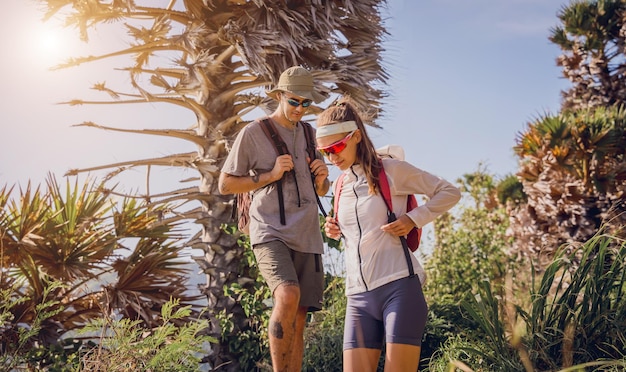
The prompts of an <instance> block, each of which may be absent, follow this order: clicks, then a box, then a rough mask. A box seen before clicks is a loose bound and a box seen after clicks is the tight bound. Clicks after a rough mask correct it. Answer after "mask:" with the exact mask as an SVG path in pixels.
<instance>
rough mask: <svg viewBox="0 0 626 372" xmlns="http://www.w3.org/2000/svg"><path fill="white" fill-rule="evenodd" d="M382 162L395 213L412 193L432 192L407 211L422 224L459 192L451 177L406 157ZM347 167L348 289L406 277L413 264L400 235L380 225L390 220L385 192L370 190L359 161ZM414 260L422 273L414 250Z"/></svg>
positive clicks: (343, 202) (343, 211)
mask: <svg viewBox="0 0 626 372" xmlns="http://www.w3.org/2000/svg"><path fill="white" fill-rule="evenodd" d="M383 167H384V168H385V173H386V174H387V178H388V179H389V189H390V190H389V191H390V194H391V195H392V204H393V209H394V213H395V214H396V216H397V217H400V216H402V215H404V214H405V213H406V196H407V195H408V194H422V195H426V196H428V197H429V198H430V199H429V201H428V202H426V203H424V204H421V203H420V205H419V207H417V208H415V209H414V210H412V211H410V212H409V213H408V214H407V215H408V216H409V217H410V218H411V219H412V220H413V222H415V225H416V226H418V227H423V226H424V225H426V224H427V223H429V222H431V221H433V220H434V219H435V218H437V217H438V216H440V215H441V214H443V213H444V212H446V211H447V210H449V209H450V208H452V207H453V206H454V205H455V204H456V203H457V202H458V201H459V199H460V198H461V193H460V191H459V189H458V188H456V187H455V186H454V185H452V184H451V183H450V182H448V181H445V180H443V179H441V178H439V177H437V176H435V175H433V174H430V173H428V172H425V171H423V170H421V169H419V168H416V167H414V166H413V165H411V164H410V163H407V162H405V161H401V160H396V159H383ZM344 173H346V175H345V177H344V180H343V185H342V189H341V197H340V198H339V213H338V223H339V228H340V229H341V233H342V234H343V236H344V238H345V246H346V248H345V261H346V294H347V295H351V294H356V293H362V292H366V291H370V290H372V289H375V288H378V287H380V286H382V285H384V284H387V283H390V282H392V281H394V280H397V279H400V278H403V277H407V276H408V275H409V270H408V266H407V261H406V258H405V256H404V251H403V248H402V243H401V241H400V239H399V238H398V237H397V236H393V235H391V234H388V233H385V232H383V231H382V230H381V229H380V227H381V226H382V225H384V224H386V223H387V207H386V206H385V202H384V201H383V198H382V195H380V194H376V195H370V194H369V193H368V190H369V188H368V185H367V180H366V178H365V174H364V172H363V168H362V167H361V166H360V165H353V166H352V167H351V168H350V169H347V170H346V171H345V172H344ZM411 260H412V263H413V267H414V270H415V272H416V273H420V272H422V273H423V269H422V267H421V266H420V265H419V262H418V261H417V258H416V257H415V256H414V255H411ZM420 279H421V280H423V277H422V278H420Z"/></svg>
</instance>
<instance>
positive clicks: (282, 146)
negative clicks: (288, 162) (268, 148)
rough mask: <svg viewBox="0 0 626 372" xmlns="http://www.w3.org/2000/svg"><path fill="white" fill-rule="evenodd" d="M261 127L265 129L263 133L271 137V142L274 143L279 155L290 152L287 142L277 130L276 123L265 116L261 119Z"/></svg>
mask: <svg viewBox="0 0 626 372" xmlns="http://www.w3.org/2000/svg"><path fill="white" fill-rule="evenodd" d="M261 128H262V129H263V133H265V135H266V136H267V138H269V140H270V142H272V144H273V145H274V149H275V150H276V152H277V153H278V155H285V154H288V153H289V150H287V144H286V143H285V141H283V139H282V138H281V136H280V134H278V132H277V131H276V128H275V127H274V124H272V122H271V121H270V120H269V119H267V118H265V119H263V120H261Z"/></svg>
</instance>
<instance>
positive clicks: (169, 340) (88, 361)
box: [76, 299, 216, 372]
mask: <svg viewBox="0 0 626 372" xmlns="http://www.w3.org/2000/svg"><path fill="white" fill-rule="evenodd" d="M178 305H179V300H176V299H174V300H170V301H169V302H166V303H165V304H164V305H163V307H162V309H161V322H162V323H161V325H160V326H158V327H155V328H153V329H151V330H147V329H146V328H144V327H143V326H142V322H141V321H138V320H135V321H133V320H129V319H127V318H122V319H116V320H113V319H97V320H94V321H93V322H91V323H90V324H88V325H87V326H86V327H84V328H83V329H82V330H81V333H83V334H84V333H90V334H93V333H96V334H98V333H99V334H100V335H101V336H100V344H99V345H98V346H97V347H95V348H93V349H91V350H88V351H87V352H86V353H84V354H83V355H82V357H81V360H80V365H79V366H78V367H77V369H76V370H77V371H95V372H97V371H107V372H116V371H120V372H121V371H155V370H159V371H199V370H200V363H201V360H202V357H203V355H205V354H206V352H207V350H208V347H209V343H210V342H215V341H216V340H214V339H212V338H211V337H209V336H205V335H203V334H202V332H203V331H204V330H205V329H207V328H208V321H207V320H196V321H190V322H186V323H184V324H182V325H176V324H175V323H176V322H177V321H179V320H182V319H187V318H188V317H189V316H190V314H191V306H184V307H179V308H178V309H176V310H175V308H176V307H178Z"/></svg>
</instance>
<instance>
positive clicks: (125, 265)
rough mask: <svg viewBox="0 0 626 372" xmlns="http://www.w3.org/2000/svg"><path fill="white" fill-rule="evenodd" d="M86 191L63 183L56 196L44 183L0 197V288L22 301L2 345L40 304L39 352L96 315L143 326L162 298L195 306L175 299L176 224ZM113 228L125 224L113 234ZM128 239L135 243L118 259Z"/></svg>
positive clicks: (178, 278) (52, 185)
mask: <svg viewBox="0 0 626 372" xmlns="http://www.w3.org/2000/svg"><path fill="white" fill-rule="evenodd" d="M93 190H95V185H94V183H92V182H85V184H84V185H83V186H82V187H78V184H77V183H75V184H74V185H72V184H71V183H70V182H69V181H68V182H67V183H66V187H65V189H62V188H61V187H60V186H59V184H58V183H57V182H56V180H55V179H54V177H52V176H49V177H48V181H47V187H46V191H45V192H42V191H40V189H39V188H37V189H35V190H33V189H32V187H31V186H30V185H28V186H27V187H26V188H25V189H24V190H20V195H19V198H11V197H10V191H11V189H7V188H6V187H5V188H3V189H2V190H1V193H0V207H2V211H1V212H0V216H1V218H0V236H1V237H2V241H1V245H0V256H1V257H2V264H3V265H2V271H0V276H1V278H0V284H2V289H3V290H8V289H12V291H13V292H11V293H10V294H9V296H10V297H11V298H21V299H23V301H21V302H19V303H17V304H15V306H13V307H12V308H11V309H10V310H11V312H12V314H13V319H12V321H11V323H10V326H9V327H3V329H4V331H3V334H2V338H3V339H4V338H5V336H6V334H8V333H12V332H16V330H17V328H18V327H20V324H32V323H33V322H34V321H35V319H36V318H37V316H38V311H39V310H38V308H39V307H38V306H39V305H40V304H43V303H46V302H50V303H51V304H52V305H51V306H50V308H49V309H48V310H47V311H49V312H50V316H49V317H48V318H46V319H45V324H44V325H43V326H42V327H41V330H40V332H39V333H38V334H37V336H38V339H39V341H40V342H42V343H43V345H49V344H51V343H55V342H58V340H59V338H60V336H61V335H62V334H64V333H65V332H67V331H69V330H73V329H77V328H80V327H82V326H84V325H85V324H86V323H87V322H89V321H90V320H92V319H94V318H99V317H102V316H103V315H107V316H110V315H115V314H120V313H121V314H122V315H126V316H128V317H132V318H133V319H137V318H142V319H143V320H144V321H145V322H148V323H150V322H154V321H155V320H156V319H157V318H158V315H159V313H160V310H161V307H162V306H163V304H165V303H166V302H167V301H168V300H169V299H170V296H177V297H179V298H181V299H182V300H183V301H184V302H185V304H187V303H190V302H191V301H193V300H195V299H196V298H194V297H193V296H189V295H186V294H184V293H183V292H184V291H185V290H186V289H187V287H186V283H185V279H186V274H187V270H186V269H184V268H183V267H181V266H182V263H183V262H182V261H181V259H180V257H179V254H178V252H179V251H180V250H181V249H182V246H181V245H180V243H178V244H176V242H177V241H180V240H181V239H180V236H178V235H177V234H178V233H177V231H176V229H177V223H176V222H172V221H159V219H158V214H157V213H155V212H158V210H150V209H148V208H146V206H145V203H137V202H136V201H134V200H130V201H129V200H126V201H121V202H120V203H119V205H116V204H114V203H112V200H111V198H110V197H109V196H108V195H107V194H106V193H101V192H94V191H93ZM114 216H115V218H114ZM119 221H124V222H129V223H127V224H125V225H124V226H123V228H121V227H119V226H118V225H116V222H119ZM129 238H138V240H139V242H138V243H137V244H136V246H137V247H136V248H133V253H132V254H130V255H124V254H123V250H124V249H125V247H124V245H123V244H124V242H125V241H127V240H128V239H129ZM137 278H141V280H138V279H137ZM107 282H109V283H110V284H108V285H105V283H107ZM129 308H132V309H133V310H134V312H130V311H128V309H129ZM7 332H8V333H7Z"/></svg>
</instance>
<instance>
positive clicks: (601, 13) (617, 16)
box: [550, 0, 626, 110]
mask: <svg viewBox="0 0 626 372" xmlns="http://www.w3.org/2000/svg"><path fill="white" fill-rule="evenodd" d="M558 17H559V19H560V20H561V25H559V26H557V27H555V28H554V29H553V30H552V35H551V37H550V41H552V42H553V43H555V44H557V45H558V46H559V47H560V48H561V50H562V51H563V54H562V55H561V56H559V57H558V59H557V64H558V65H559V66H561V67H562V68H563V76H564V77H565V78H566V79H568V80H569V81H571V82H572V87H571V88H570V89H568V90H567V91H564V92H563V93H562V95H563V108H564V109H566V110H575V109H580V108H589V107H596V106H612V105H621V104H624V103H626V63H625V62H624V54H625V53H626V49H624V45H626V34H625V33H624V25H625V21H626V2H625V1H624V0H603V1H589V0H585V1H573V2H571V4H568V5H565V6H563V8H562V9H561V11H560V12H559V15H558Z"/></svg>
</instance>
